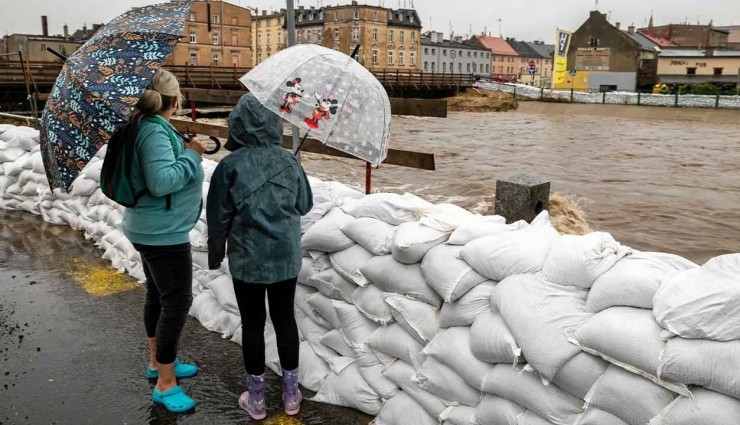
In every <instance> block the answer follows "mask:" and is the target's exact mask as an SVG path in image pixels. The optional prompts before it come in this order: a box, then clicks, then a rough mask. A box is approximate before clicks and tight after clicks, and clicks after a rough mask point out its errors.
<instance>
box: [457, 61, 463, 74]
mask: <svg viewBox="0 0 740 425" xmlns="http://www.w3.org/2000/svg"><path fill="white" fill-rule="evenodd" d="M457 72H458V73H460V74H462V63H460V62H458V63H457Z"/></svg>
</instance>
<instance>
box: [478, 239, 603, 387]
mask: <svg viewBox="0 0 740 425" xmlns="http://www.w3.org/2000/svg"><path fill="white" fill-rule="evenodd" d="M512 233H514V232H512ZM484 239H485V238H484ZM480 240H483V239H479V241H480ZM474 243H475V242H474ZM496 293H497V294H498V297H499V306H498V310H499V311H500V313H501V316H502V317H503V318H504V322H506V326H507V327H508V328H509V330H510V331H511V334H512V335H514V339H515V340H516V342H517V343H518V344H519V347H520V348H521V349H522V354H524V357H525V358H526V359H527V362H528V363H529V364H530V365H531V366H532V367H534V369H535V370H536V371H537V372H539V373H540V375H542V376H544V377H545V378H546V379H548V380H552V379H553V378H554V377H555V375H556V374H557V373H558V371H559V370H560V368H561V367H562V366H563V365H564V364H565V363H566V362H567V361H568V360H570V359H572V358H573V357H574V356H575V355H576V354H578V353H579V352H580V349H579V348H578V347H576V346H574V345H573V344H571V343H570V342H568V339H567V338H566V336H565V331H566V330H568V329H571V328H574V327H577V326H580V325H581V324H583V322H585V321H586V320H587V319H588V318H589V317H591V316H592V314H591V313H587V312H585V306H586V295H587V293H588V291H587V290H585V289H582V288H578V287H575V286H562V285H556V284H554V283H550V282H547V281H545V280H543V279H542V278H540V277H538V276H534V275H518V276H512V277H509V278H507V279H505V280H504V281H502V282H501V283H499V284H498V286H497V287H496Z"/></svg>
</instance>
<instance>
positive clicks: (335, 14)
mask: <svg viewBox="0 0 740 425" xmlns="http://www.w3.org/2000/svg"><path fill="white" fill-rule="evenodd" d="M336 21H337V12H334V22H336Z"/></svg>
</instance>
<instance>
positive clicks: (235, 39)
mask: <svg viewBox="0 0 740 425" xmlns="http://www.w3.org/2000/svg"><path fill="white" fill-rule="evenodd" d="M231 44H232V45H234V46H237V45H239V30H231Z"/></svg>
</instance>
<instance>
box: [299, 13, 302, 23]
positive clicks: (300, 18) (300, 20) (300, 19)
mask: <svg viewBox="0 0 740 425" xmlns="http://www.w3.org/2000/svg"><path fill="white" fill-rule="evenodd" d="M298 22H303V14H302V13H299V14H298Z"/></svg>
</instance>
